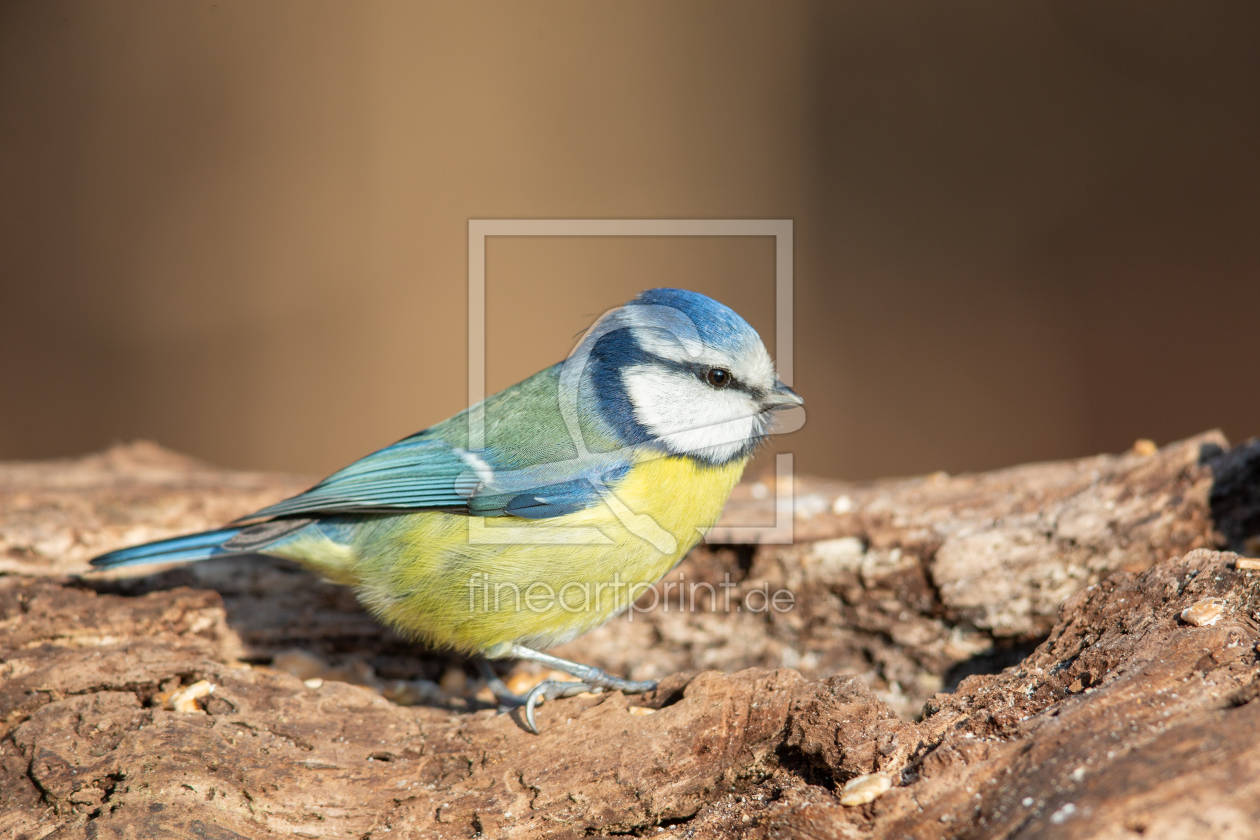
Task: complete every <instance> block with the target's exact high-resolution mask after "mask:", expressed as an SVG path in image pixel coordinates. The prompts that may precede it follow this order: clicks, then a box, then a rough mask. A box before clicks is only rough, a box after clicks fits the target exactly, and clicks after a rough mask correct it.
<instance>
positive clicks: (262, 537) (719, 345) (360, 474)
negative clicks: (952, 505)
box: [92, 289, 802, 732]
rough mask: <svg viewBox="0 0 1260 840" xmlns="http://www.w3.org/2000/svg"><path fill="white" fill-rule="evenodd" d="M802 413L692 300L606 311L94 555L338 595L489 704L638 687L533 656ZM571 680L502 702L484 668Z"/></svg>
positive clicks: (717, 312) (647, 566)
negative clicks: (281, 571)
mask: <svg viewBox="0 0 1260 840" xmlns="http://www.w3.org/2000/svg"><path fill="white" fill-rule="evenodd" d="M801 403H802V400H801V398H800V397H799V396H797V394H796V393H794V392H793V391H792V389H791V388H789V387H787V386H786V385H784V384H783V383H782V382H780V381H779V380H778V379H777V378H776V376H775V369H774V364H773V362H772V361H771V359H770V355H769V353H767V352H766V348H765V346H764V344H763V343H762V341H761V338H760V337H759V336H758V335H757V332H756V331H755V330H754V329H753V328H752V327H751V326H749V324H748V323H747V322H746V321H745V320H744V319H743V318H741V317H740V316H739V315H737V314H736V313H735V312H734V311H732V310H731V309H729V308H728V307H726V306H724V305H722V304H720V303H718V302H717V301H715V300H712V299H711V298H708V297H706V296H704V295H701V294H698V293H696V292H690V291H685V290H681V289H652V290H649V291H646V292H643V293H642V294H640V295H639V296H637V297H636V298H635V299H634V300H632V301H630V302H629V303H627V304H626V305H624V306H621V307H618V308H616V309H613V310H611V311H609V312H608V313H606V314H605V315H604V316H603V317H601V318H600V319H599V320H598V321H597V322H596V323H595V325H594V326H593V327H592V328H591V329H590V330H589V331H588V332H587V333H586V334H585V335H584V336H583V338H582V340H581V341H580V342H579V343H578V345H577V347H576V348H575V350H574V351H573V353H571V354H570V355H569V357H568V358H567V359H566V360H565V361H564V362H561V363H559V364H556V365H554V366H552V367H549V368H547V369H546V370H543V371H541V372H539V373H537V374H535V375H534V376H531V377H530V378H528V379H526V380H525V381H523V382H520V383H518V384H516V385H513V386H512V387H510V388H507V389H506V390H503V391H500V392H499V393H497V394H495V395H493V396H491V397H489V398H487V399H486V400H485V401H484V402H482V403H479V404H478V405H476V406H473V407H472V408H470V409H468V410H466V411H463V412H461V413H459V414H457V415H455V416H454V417H452V418H450V419H449V420H446V421H444V422H442V423H439V424H438V425H436V426H433V427H432V428H429V429H426V430H424V431H422V432H419V433H417V434H414V435H412V436H411V437H408V438H405V439H403V440H401V441H399V442H398V443H395V444H393V445H392V446H387V447H385V448H384V449H381V450H380V451H378V452H375V453H373V454H371V455H368V456H367V457H366V458H363V459H362V460H360V461H357V462H355V463H353V464H351V465H350V466H348V467H346V468H345V469H343V470H341V471H339V472H336V473H334V474H332V475H331V476H329V477H328V478H326V479H324V480H323V481H321V482H319V483H318V484H316V485H315V486H314V487H312V488H311V489H310V490H307V491H306V492H304V493H302V494H300V495H297V496H294V497H293V498H290V499H286V500H284V501H282V502H279V503H277V504H274V505H272V506H270V507H267V508H263V509H262V510H260V511H258V512H257V513H254V514H252V515H251V516H247V517H243V518H242V519H240V520H237V521H236V522H234V523H232V524H231V525H230V526H229V527H225V528H223V529H221V530H216V531H207V532H204V533H200V534H193V535H191V536H185V537H177V538H174V539H167V540H161V541H159V542H154V543H149V544H147V545H141V546H136V547H134V548H125V549H120V550H118V551H112V552H110V553H108V554H103V555H101V556H99V557H97V558H95V559H94V560H92V565H94V566H97V567H101V568H108V567H114V566H129V565H133V564H142V563H165V562H172V561H194V560H203V559H206V558H209V557H223V556H228V555H241V554H266V555H272V556H276V557H285V558H288V559H291V560H294V561H297V562H298V563H300V564H301V565H303V566H306V567H307V568H310V569H312V570H314V571H316V572H318V573H319V574H321V575H323V576H325V577H327V578H329V579H331V580H333V581H336V582H338V583H343V584H346V585H348V586H352V587H354V589H355V590H356V592H357V593H358V596H359V599H360V601H361V602H362V603H363V604H364V605H365V606H366V607H367V609H368V610H370V611H371V612H372V613H374V614H375V615H376V616H377V617H378V618H379V619H380V620H382V621H383V622H384V623H386V624H388V625H389V626H391V627H393V628H395V629H396V630H398V631H399V632H401V633H403V634H406V635H407V636H409V637H411V638H413V639H416V640H419V641H422V642H424V643H427V644H429V645H433V646H437V647H446V648H451V649H454V650H456V651H459V652H462V653H466V654H470V655H474V656H477V657H478V661H479V662H480V663H482V665H483V671H485V672H487V674H488V678H489V679H490V681H491V688H492V690H494V692H495V694H496V695H497V696H498V697H499V699H500V700H501V701H502V702H504V703H505V704H507V703H513V702H515V703H519V704H523V705H524V709H525V718H526V722H527V724H528V726H529V728H530V729H531V730H533V731H535V732H536V731H537V727H536V726H535V723H534V714H533V712H534V706H535V705H536V704H538V703H541V702H543V701H545V700H548V699H554V698H557V697H565V696H572V695H574V694H577V693H579V692H582V691H600V690H623V691H627V692H642V691H648V690H651V689H652V688H653V687H654V686H655V683H652V682H636V681H631V680H626V679H621V678H618V677H615V676H612V675H610V674H608V673H606V672H604V671H602V670H600V669H597V668H593V667H590V666H586V665H581V664H579V663H575V662H569V661H567V660H563V659H559V658H558V657H553V656H550V655H548V654H545V653H542V652H540V649H545V648H548V647H552V646H554V645H559V644H562V643H564V642H568V641H570V640H572V639H575V638H577V637H578V636H580V635H582V634H583V633H585V632H587V631H589V630H592V629H594V628H596V627H598V626H600V625H601V624H603V623H604V622H606V621H608V619H610V618H611V617H613V616H614V615H616V614H617V613H619V612H621V611H622V610H624V609H626V608H627V607H628V606H629V605H630V603H632V602H633V600H634V599H635V598H636V597H637V596H638V595H640V594H641V593H642V592H643V591H644V589H646V588H647V587H649V586H651V585H652V584H654V583H655V582H656V581H658V580H660V579H661V578H662V577H663V576H664V575H665V574H666V573H667V572H668V571H669V570H670V569H672V568H673V567H674V566H675V565H676V564H677V563H678V561H679V560H680V559H681V558H682V557H683V555H685V554H686V553H687V551H688V550H690V549H691V547H692V546H694V545H695V544H696V543H697V542H698V541H699V539H700V538H701V537H702V536H703V535H704V533H705V532H706V531H707V530H708V529H709V528H710V527H712V525H713V524H714V523H715V522H716V521H717V518H718V515H719V514H720V513H721V511H722V507H723V505H725V503H726V500H727V497H728V496H729V495H730V492H731V489H732V488H733V487H734V486H735V484H736V483H737V482H738V481H739V479H740V475H741V474H742V473H743V470H744V467H745V465H746V464H747V463H748V460H749V458H750V457H751V456H752V454H753V452H754V451H755V450H756V449H757V447H758V445H759V444H760V443H761V442H762V441H763V440H764V439H765V437H766V435H767V434H768V432H769V427H770V424H771V419H772V418H771V413H772V411H773V410H774V409H778V408H783V407H790V406H797V405H801ZM509 657H514V658H522V659H529V660H533V661H536V662H540V663H543V664H545V665H548V666H551V667H553V668H557V669H559V670H562V671H565V672H566V673H569V674H572V675H574V676H576V677H577V678H578V680H579V682H576V683H574V682H559V683H557V682H552V681H547V682H544V683H542V684H541V685H539V686H537V687H536V688H534V689H533V690H532V691H531V692H530V693H529V695H528V696H527V697H525V698H517V697H514V696H512V695H511V693H510V692H508V691H507V689H506V686H504V685H503V684H502V683H501V682H500V681H498V679H497V678H495V677H494V676H493V671H492V670H490V669H489V667H488V666H487V665H485V663H484V660H485V659H487V658H488V659H497V658H509Z"/></svg>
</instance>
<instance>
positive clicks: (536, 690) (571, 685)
mask: <svg viewBox="0 0 1260 840" xmlns="http://www.w3.org/2000/svg"><path fill="white" fill-rule="evenodd" d="M603 690H604V689H603V687H602V686H597V685H591V684H589V683H584V682H567V681H566V682H561V681H559V680H543V681H542V682H540V683H539V684H538V685H536V686H534V687H533V688H531V689H530V691H529V694H526V695H525V704H524V705H525V726H526V727H527V728H528V729H529V731H530V732H533V733H534V734H535V735H538V734H539V731H538V724H537V723H536V722H535V721H534V708H535V707H536V706H541V705H542V704H543V703H545V702H547V701H548V700H556V699H558V698H561V697H573V696H574V695H577V694H582V693H583V692H587V691H593V692H595V693H599V692H601V691H603Z"/></svg>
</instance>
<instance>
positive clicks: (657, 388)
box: [622, 365, 760, 460]
mask: <svg viewBox="0 0 1260 840" xmlns="http://www.w3.org/2000/svg"><path fill="white" fill-rule="evenodd" d="M622 381H623V382H624V383H625V387H626V393H627V394H628V395H629V397H630V402H631V403H632V404H633V405H634V413H635V419H636V420H638V421H639V423H640V424H642V425H643V426H644V428H646V429H647V430H648V431H649V432H650V433H651V434H652V436H653V437H656V438H659V439H660V440H661V441H662V442H663V443H665V445H666V446H667V447H668V448H669V449H670V450H672V451H674V452H680V453H684V452H685V453H690V454H694V455H705V456H710V457H714V458H716V459H718V460H725V459H728V458H731V457H734V456H735V455H736V453H738V452H739V451H740V449H741V448H742V447H744V446H745V445H747V443H748V442H749V441H750V440H751V439H752V438H753V437H754V436H756V435H757V434H759V433H760V425H759V422H758V417H757V415H758V410H757V406H756V405H755V403H754V402H753V401H752V399H751V398H750V397H749V396H748V395H747V394H745V393H743V392H742V391H734V390H730V391H716V390H714V389H712V388H710V387H708V386H707V385H705V384H704V383H702V382H700V381H699V380H698V379H696V378H695V377H694V376H691V375H688V374H684V373H678V372H674V371H668V370H660V369H658V368H652V367H649V366H647V365H636V366H634V367H630V368H627V369H626V370H625V371H623V372H622Z"/></svg>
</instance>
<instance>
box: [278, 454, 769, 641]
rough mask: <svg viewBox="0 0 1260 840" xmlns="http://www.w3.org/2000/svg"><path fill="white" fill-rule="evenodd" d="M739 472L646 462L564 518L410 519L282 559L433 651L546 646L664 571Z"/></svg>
mask: <svg viewBox="0 0 1260 840" xmlns="http://www.w3.org/2000/svg"><path fill="white" fill-rule="evenodd" d="M746 463H747V462H746V461H743V460H742V461H738V462H735V463H732V464H729V465H726V466H721V467H710V466H706V465H704V464H700V463H698V462H696V461H694V460H693V459H690V458H684V457H659V458H651V459H649V460H644V461H642V462H640V463H638V464H636V465H634V466H633V467H632V468H631V469H630V470H629V471H628V472H627V474H626V476H625V477H624V478H623V479H622V480H621V481H620V482H618V483H617V484H616V485H614V486H611V487H610V488H609V491H610V492H609V493H608V494H607V495H606V496H605V499H604V501H603V503H601V504H597V505H595V506H593V507H591V508H588V509H586V510H582V511H578V512H576V513H572V514H569V515H567V516H561V517H556V518H553V519H538V520H521V519H515V518H511V517H503V518H496V519H482V518H478V517H468V516H462V515H457V514H450V513H441V512H425V513H414V514H409V515H406V516H399V517H388V518H385V519H383V520H381V524H380V525H378V526H376V527H374V528H366V529H360V533H359V534H356V538H355V540H354V544H353V545H352V546H348V547H346V548H349V549H350V551H349V552H346V551H345V549H344V548H341V549H339V550H338V551H332V550H329V548H328V547H325V548H323V549H319V550H316V547H315V546H306V547H304V548H303V547H299V546H298V545H295V546H294V547H293V548H292V549H289V550H288V551H286V552H285V553H286V556H289V557H293V558H294V559H298V560H299V561H302V562H305V563H307V564H308V565H311V566H313V567H315V568H317V569H321V570H322V571H324V572H325V573H326V574H329V575H330V576H332V577H334V578H335V579H338V580H342V581H346V582H350V580H353V581H354V582H355V583H356V584H357V589H358V591H359V595H360V598H361V600H363V602H364V603H365V604H366V605H367V606H368V607H369V608H370V609H371V610H372V611H373V612H375V613H377V614H378V615H379V616H380V617H381V618H383V619H384V620H385V621H387V622H388V623H389V624H391V625H393V626H394V627H396V628H398V629H399V630H401V631H403V632H405V633H408V634H410V635H412V636H414V637H417V638H420V639H423V640H424V641H426V642H429V643H431V644H436V645H442V646H449V647H453V648H456V649H458V650H463V651H467V652H481V653H487V654H490V655H494V654H495V652H496V649H498V650H500V651H501V650H504V649H505V648H506V647H507V646H510V645H512V644H523V645H525V646H527V647H537V648H546V647H551V646H553V645H556V644H561V643H563V642H565V641H568V640H570V639H573V638H576V637H577V636H579V635H581V634H582V633H585V632H587V631H588V630H591V629H593V628H595V627H598V626H599V625H600V624H603V623H604V622H605V621H607V620H608V619H609V618H611V617H612V616H613V615H615V614H616V613H618V612H620V611H621V610H623V609H625V608H626V607H627V606H628V605H629V604H630V603H631V602H632V601H633V599H634V598H635V597H637V596H638V595H639V594H641V593H642V591H643V590H644V589H645V588H646V587H647V586H649V585H650V584H652V583H655V582H656V581H657V580H659V579H660V578H661V577H662V576H664V575H665V573H666V572H668V571H669V570H670V569H671V568H673V567H674V565H675V564H676V563H677V562H678V561H679V560H680V559H681V558H682V557H683V555H684V554H686V553H687V551H689V550H690V549H691V547H692V546H694V545H695V544H696V542H698V541H699V539H700V537H701V536H702V535H703V533H704V532H705V531H707V530H708V529H709V528H710V527H712V525H713V524H714V523H715V522H716V521H717V518H718V516H719V515H720V514H721V512H722V507H723V505H725V504H726V500H727V497H728V496H729V495H730V492H731V489H732V488H733V487H734V486H735V484H736V482H738V481H739V478H740V476H741V475H742V473H743V470H744V466H745V464H746ZM316 553H318V554H320V555H322V556H323V557H326V558H327V561H325V562H322V563H321V562H320V560H319V559H316V557H315V556H313V555H314V554H316ZM298 555H301V556H298ZM334 555H336V556H335V557H334ZM328 561H332V562H328ZM321 567H322V568H321Z"/></svg>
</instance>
